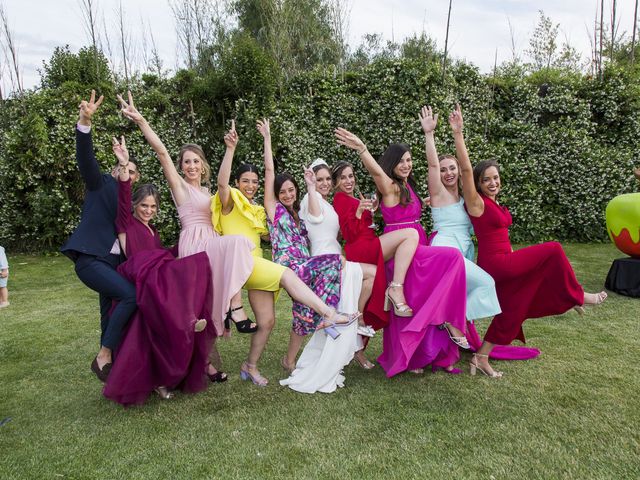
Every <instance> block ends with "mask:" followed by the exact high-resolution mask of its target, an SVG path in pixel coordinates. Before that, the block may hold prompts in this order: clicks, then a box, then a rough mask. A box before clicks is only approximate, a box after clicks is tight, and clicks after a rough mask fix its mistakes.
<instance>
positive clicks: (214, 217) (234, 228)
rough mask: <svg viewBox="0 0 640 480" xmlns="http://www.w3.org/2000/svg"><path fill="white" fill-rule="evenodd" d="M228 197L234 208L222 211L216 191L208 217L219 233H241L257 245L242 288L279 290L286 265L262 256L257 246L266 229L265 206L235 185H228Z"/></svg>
mask: <svg viewBox="0 0 640 480" xmlns="http://www.w3.org/2000/svg"><path fill="white" fill-rule="evenodd" d="M231 201H232V202H233V209H232V210H231V212H229V213H228V214H226V215H223V213H222V202H221V201H220V196H219V195H218V194H217V193H216V194H215V195H214V196H213V200H212V201H211V221H212V223H213V227H214V228H215V230H216V232H218V233H219V234H220V235H242V236H244V237H246V238H247V239H248V240H249V241H251V242H252V243H253V244H254V245H255V246H256V248H254V249H253V251H252V252H251V254H252V255H253V257H254V258H253V270H252V271H251V275H250V276H249V278H248V279H247V282H246V283H245V284H244V286H243V288H244V289H245V290H265V291H268V292H279V291H280V279H281V278H282V274H283V273H284V271H285V267H283V266H282V265H279V264H277V263H274V262H272V261H271V260H267V259H266V258H264V257H263V256H262V248H260V236H261V235H264V234H266V233H269V230H267V214H266V212H265V211H264V207H263V206H262V205H257V204H255V203H251V202H250V201H249V200H248V199H247V197H245V196H244V195H243V194H242V192H241V191H240V190H238V189H237V188H231Z"/></svg>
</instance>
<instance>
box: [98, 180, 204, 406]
mask: <svg viewBox="0 0 640 480" xmlns="http://www.w3.org/2000/svg"><path fill="white" fill-rule="evenodd" d="M116 228H117V232H118V233H126V234H127V241H126V254H127V261H126V262H124V263H122V264H121V265H120V266H119V267H118V272H119V273H120V274H121V275H122V276H123V277H124V278H126V279H127V280H129V281H130V282H132V283H134V284H135V286H136V303H137V305H138V310H137V311H136V313H135V314H134V315H133V316H132V317H131V320H130V321H129V324H128V326H127V330H126V332H125V334H124V337H123V339H122V343H121V344H120V346H119V347H118V350H117V351H116V354H115V361H114V363H113V368H112V369H111V373H110V374H109V377H108V380H107V383H106V385H105V388H104V395H105V396H106V397H107V398H109V399H111V400H113V401H115V402H118V403H121V404H123V405H130V404H141V403H143V402H144V401H145V400H146V399H147V397H148V396H149V394H150V393H151V392H153V390H154V389H155V388H156V387H159V386H165V387H168V388H169V389H175V388H181V389H182V390H183V391H187V392H197V391H200V390H204V389H205V388H206V385H207V384H206V378H205V377H204V371H205V367H206V365H207V363H208V354H209V350H210V347H211V344H212V342H213V337H214V336H215V332H214V328H213V324H212V322H211V291H212V290H211V269H210V268H209V259H208V257H207V255H206V254H205V253H199V254H196V255H192V256H190V257H186V258H183V259H180V260H176V258H175V257H174V256H173V255H172V254H171V253H170V252H169V251H168V250H165V249H164V248H163V247H162V243H161V242H160V237H159V235H158V232H157V231H156V229H155V228H154V227H151V230H150V229H149V228H147V227H146V226H145V225H144V224H143V223H141V222H140V221H138V220H137V219H136V218H135V217H134V216H133V215H132V213H131V182H120V185H119V189H118V214H117V218H116ZM200 318H204V319H206V320H207V327H206V328H205V330H204V331H202V332H200V333H195V332H194V323H195V322H196V321H197V320H198V319H200Z"/></svg>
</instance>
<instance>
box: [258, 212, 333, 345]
mask: <svg viewBox="0 0 640 480" xmlns="http://www.w3.org/2000/svg"><path fill="white" fill-rule="evenodd" d="M267 225H268V226H269V234H270V236H271V249H272V252H271V253H272V255H273V261H274V262H277V263H279V264H280V265H284V266H285V267H289V268H290V269H291V270H293V272H294V273H295V274H296V275H297V276H298V278H300V280H302V281H303V282H304V283H306V284H307V286H308V287H309V288H310V289H311V290H313V291H314V292H315V294H316V295H318V297H320V298H321V299H322V301H323V302H324V303H326V304H327V305H329V306H330V307H333V308H336V307H337V306H338V300H339V297H340V276H341V270H342V259H341V258H340V255H335V254H330V255H319V256H317V257H312V256H311V254H310V251H309V240H308V238H307V229H306V227H305V224H304V221H302V220H301V221H300V225H297V224H296V222H295V220H294V219H293V217H292V216H291V214H290V213H289V212H288V211H287V209H286V208H285V207H284V206H283V205H282V204H281V203H280V202H276V211H275V215H274V219H273V222H271V220H270V219H267ZM292 313H293V322H292V324H293V331H294V332H295V333H296V334H297V335H300V336H305V335H308V334H310V333H313V332H315V330H316V327H317V326H318V324H319V323H320V322H321V321H322V317H321V316H320V315H319V314H317V313H316V312H314V311H313V310H312V309H311V308H309V307H307V306H306V305H303V304H301V303H298V302H296V301H294V302H293V308H292Z"/></svg>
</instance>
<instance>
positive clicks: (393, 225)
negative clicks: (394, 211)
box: [386, 220, 420, 227]
mask: <svg viewBox="0 0 640 480" xmlns="http://www.w3.org/2000/svg"><path fill="white" fill-rule="evenodd" d="M414 223H420V220H411V221H410V222H398V223H387V224H386V225H387V227H395V226H396V225H413V224H414Z"/></svg>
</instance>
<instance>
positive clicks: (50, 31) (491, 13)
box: [0, 0, 635, 92]
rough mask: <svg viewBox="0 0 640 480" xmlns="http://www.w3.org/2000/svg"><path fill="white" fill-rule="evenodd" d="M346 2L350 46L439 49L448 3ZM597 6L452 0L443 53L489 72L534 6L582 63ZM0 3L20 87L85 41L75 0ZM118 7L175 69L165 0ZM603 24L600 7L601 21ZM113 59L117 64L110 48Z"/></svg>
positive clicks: (622, 8)
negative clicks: (61, 50) (58, 53)
mask: <svg viewBox="0 0 640 480" xmlns="http://www.w3.org/2000/svg"><path fill="white" fill-rule="evenodd" d="M174 1H175V0H174ZM213 1H215V0H213ZM347 1H348V4H349V5H350V15H349V28H348V38H349V44H350V46H351V47H352V48H355V47H356V46H357V45H358V44H359V43H360V40H361V38H362V36H363V35H365V34H367V33H378V34H381V35H382V36H383V38H384V39H385V40H394V41H396V42H400V41H402V39H404V38H405V37H407V36H411V35H412V34H414V33H418V34H419V33H421V32H423V31H424V32H425V33H426V34H427V35H429V36H430V37H431V38H433V39H435V40H436V42H437V44H438V46H439V47H443V46H444V39H445V31H446V22H447V10H448V6H449V1H448V0H395V1H394V0H347ZM119 2H120V0H94V3H97V5H98V9H99V23H100V25H101V27H100V30H101V31H102V32H101V34H102V35H103V36H104V31H105V30H106V31H108V32H109V35H111V36H112V37H113V38H115V37H116V36H117V34H118V28H117V26H116V25H117V24H116V19H117V15H116V13H115V12H116V9H117V7H118V4H119ZM599 3H600V1H599V0H562V1H558V0H537V1H529V0H452V10H451V26H450V33H449V51H450V53H451V56H453V57H455V58H459V59H465V60H467V61H470V62H472V63H474V64H475V65H477V66H478V67H479V68H480V69H481V71H483V72H489V71H490V70H491V69H492V68H493V64H494V57H495V55H496V52H497V58H498V63H501V62H502V61H505V60H509V59H511V56H512V46H511V44H512V39H513V41H514V43H515V47H516V50H517V51H518V52H519V54H520V55H523V51H524V50H525V49H526V48H527V47H528V42H529V38H530V36H531V33H532V32H533V30H534V28H535V26H536V24H537V22H538V11H539V10H543V11H544V13H545V15H546V16H548V17H550V18H551V20H552V21H553V22H554V23H555V24H560V40H561V41H564V40H568V41H569V43H570V44H571V45H572V46H573V47H575V48H576V49H577V50H578V51H579V52H580V53H581V54H582V55H583V57H584V59H585V61H587V60H588V59H589V58H590V53H589V52H590V49H591V47H590V42H589V38H590V36H589V35H592V32H593V23H594V18H595V12H596V8H597V5H598V4H599ZM0 4H1V5H3V6H4V10H5V13H6V15H7V17H8V19H9V26H10V28H11V30H12V32H13V36H14V40H15V42H16V44H17V48H18V56H19V57H18V58H19V64H20V68H21V71H22V76H23V83H24V87H25V88H31V87H34V86H37V85H39V82H40V75H39V69H42V62H43V61H46V60H48V59H49V58H50V57H51V55H52V53H53V51H54V48H55V47H59V46H64V45H69V47H70V49H71V50H72V51H74V52H75V51H77V50H78V49H79V48H81V47H82V46H85V45H88V44H89V43H90V42H89V40H88V38H89V37H88V35H87V33H86V31H85V28H84V26H83V21H82V16H81V13H80V0H0ZM122 5H123V9H124V11H125V14H126V19H127V25H126V27H125V28H126V30H127V31H128V34H129V35H130V38H131V39H132V43H133V44H136V45H141V41H140V40H139V39H140V38H141V37H142V34H141V32H142V28H141V25H145V27H144V28H147V29H150V30H151V31H152V32H153V36H154V39H155V42H156V44H157V48H158V50H159V52H160V55H161V57H162V59H163V63H164V67H165V68H167V69H170V70H175V69H176V67H177V66H180V61H179V59H178V58H179V56H178V47H177V39H176V33H175V31H176V29H175V22H174V18H173V13H172V10H171V6H170V1H169V0H123V1H122ZM610 5H611V0H605V10H609V9H610ZM634 6H635V0H618V2H617V13H616V17H617V18H618V20H619V21H620V23H619V27H618V28H619V31H626V32H628V34H629V35H631V30H632V27H633V10H634ZM608 21H609V14H608V12H607V11H606V12H605V22H608ZM509 24H511V28H510V26H509ZM588 32H591V33H588ZM147 37H148V35H147ZM140 50H141V49H140V48H138V51H140ZM138 57H141V55H140V54H138ZM0 58H1V57H0ZM113 60H114V62H118V61H119V58H118V57H117V55H116V54H115V53H114V55H113ZM2 62H3V65H1V66H0V71H1V72H2V87H3V88H2V90H3V92H7V91H9V90H10V89H11V87H10V84H9V82H8V81H7V74H8V72H7V68H8V67H7V64H6V61H5V60H2Z"/></svg>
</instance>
